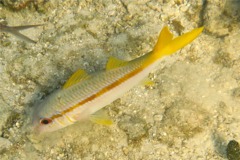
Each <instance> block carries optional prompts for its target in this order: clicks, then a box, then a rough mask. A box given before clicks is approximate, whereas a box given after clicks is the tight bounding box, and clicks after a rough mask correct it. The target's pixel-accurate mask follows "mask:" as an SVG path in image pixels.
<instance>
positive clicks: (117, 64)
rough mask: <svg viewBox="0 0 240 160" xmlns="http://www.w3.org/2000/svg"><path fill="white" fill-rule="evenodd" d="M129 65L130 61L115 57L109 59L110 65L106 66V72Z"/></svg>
mask: <svg viewBox="0 0 240 160" xmlns="http://www.w3.org/2000/svg"><path fill="white" fill-rule="evenodd" d="M127 63H128V61H124V60H121V59H117V58H115V57H109V59H108V63H107V65H106V70H110V69H113V68H118V67H121V66H125V65H126V64H127Z"/></svg>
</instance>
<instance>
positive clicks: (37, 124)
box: [31, 93, 64, 134]
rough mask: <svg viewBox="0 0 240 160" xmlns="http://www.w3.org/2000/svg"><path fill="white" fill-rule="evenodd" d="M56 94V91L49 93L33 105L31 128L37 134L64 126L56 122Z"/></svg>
mask: <svg viewBox="0 0 240 160" xmlns="http://www.w3.org/2000/svg"><path fill="white" fill-rule="evenodd" d="M56 95H57V94H56V93H53V94H51V95H49V96H48V97H46V98H45V99H43V100H42V101H41V102H39V103H38V104H36V106H34V107H33V113H32V120H31V129H32V131H33V132H34V133H35V134H42V133H46V132H53V131H55V130H58V129H60V128H63V127H64V126H62V125H60V124H59V123H58V122H56V120H55V119H56V117H54V116H53V115H55V116H57V115H58V114H57V111H56V109H55V108H56V107H55V106H57V104H56V103H57V101H56V98H55V96H56Z"/></svg>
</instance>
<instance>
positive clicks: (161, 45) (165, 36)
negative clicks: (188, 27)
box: [152, 27, 203, 59]
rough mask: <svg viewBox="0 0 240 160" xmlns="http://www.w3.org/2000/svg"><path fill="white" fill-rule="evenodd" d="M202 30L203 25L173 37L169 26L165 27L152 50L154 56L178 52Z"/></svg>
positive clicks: (156, 57) (157, 57)
mask: <svg viewBox="0 0 240 160" xmlns="http://www.w3.org/2000/svg"><path fill="white" fill-rule="evenodd" d="M202 31H203V27H200V28H196V29H194V30H192V31H190V32H187V33H185V34H183V35H181V36H179V37H177V38H174V39H173V35H172V33H171V32H170V31H169V29H168V27H164V28H163V29H162V31H161V33H160V35H159V38H158V41H157V44H156V45H155V47H154V49H153V51H152V55H153V58H154V59H159V58H161V57H163V56H167V55H170V54H172V53H174V52H176V51H177V50H179V49H181V48H183V47H184V46H186V45H187V44H189V43H191V42H192V41H193V40H194V39H195V38H197V37H198V35H199V34H200V33H201V32H202Z"/></svg>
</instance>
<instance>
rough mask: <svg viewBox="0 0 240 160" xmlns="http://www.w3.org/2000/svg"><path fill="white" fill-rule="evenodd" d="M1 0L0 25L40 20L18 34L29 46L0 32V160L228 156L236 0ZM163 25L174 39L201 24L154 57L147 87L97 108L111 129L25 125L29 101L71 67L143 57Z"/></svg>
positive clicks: (239, 29) (238, 27)
mask: <svg viewBox="0 0 240 160" xmlns="http://www.w3.org/2000/svg"><path fill="white" fill-rule="evenodd" d="M27 1H28V0H25V1H24V0H22V1H17V2H16V3H19V4H21V3H25V2H27ZM10 2H11V1H8V0H5V1H4V0H2V1H0V20H2V21H5V23H7V25H9V26H17V25H26V24H44V26H41V27H38V28H34V29H29V30H26V31H23V32H22V33H23V34H25V35H27V36H28V37H31V38H32V39H35V40H37V41H38V42H37V44H31V43H26V42H24V41H22V40H19V39H17V38H16V37H14V36H13V35H10V34H6V33H0V46H1V47H0V159H1V160H8V159H14V160H18V159H19V160H28V159H34V160H35V159H36V160H38V159H39V160H45V159H46V160H51V159H52V160H55V159H59V160H62V159H63V160H65V159H66V160H74V159H76V160H79V159H82V160H93V159H95V160H108V159H109V160H113V159H114V160H139V159H142V160H181V159H182V160H189V159H194V160H206V159H210V160H223V159H229V160H234V156H227V151H226V150H227V145H228V142H229V141H230V140H236V141H240V128H239V127H238V126H240V118H239V117H240V116H239V115H240V105H239V103H240V82H239V80H240V70H239V68H240V57H239V55H240V52H239V51H240V45H239V44H240V23H239V21H240V12H239V10H240V1H239V0H204V1H202V0H196V1H187V0H122V1H121V0H100V1H94V0H83V1H75V0H64V1H63V0H61V1H60V0H50V1H47V2H45V3H44V2H43V1H41V0H38V1H35V3H34V4H33V3H32V2H29V3H26V4H27V5H26V7H23V8H17V9H16V7H15V8H14V6H11V5H12V4H11V3H10ZM19 4H18V5H19ZM16 10H17V11H16ZM165 25H167V26H169V28H170V30H171V31H173V33H174V34H175V36H177V35H181V34H183V33H185V32H187V31H190V30H192V29H193V28H197V27H200V26H204V27H205V29H204V32H203V33H202V34H201V35H200V36H199V37H198V38H197V39H196V40H194V42H193V43H191V44H190V45H188V46H187V47H185V48H183V49H182V50H180V51H178V52H177V53H176V54H173V55H172V56H170V57H166V58H164V59H163V60H162V63H161V64H160V65H159V67H158V69H157V70H156V71H154V72H153V73H151V74H150V75H149V77H150V78H151V79H153V82H154V85H153V86H151V87H145V86H142V85H139V86H137V87H135V88H133V89H131V90H130V91H129V92H127V93H126V94H125V95H124V96H123V97H120V98H119V99H118V100H116V101H114V102H113V103H112V104H110V105H108V106H106V107H105V109H106V110H107V112H108V113H109V115H110V117H111V118H112V119H113V121H114V124H113V125H112V126H109V127H106V126H101V125H97V124H93V123H91V122H84V123H81V122H79V123H77V124H74V125H71V126H69V127H67V128H65V129H62V130H59V131H57V132H53V133H48V134H46V135H43V136H33V135H32V134H31V132H29V131H27V124H28V123H29V120H30V117H31V111H32V110H33V109H34V107H33V106H34V105H35V104H37V103H38V101H39V100H40V99H41V98H42V97H45V96H47V95H49V94H50V93H51V92H52V91H54V90H55V89H56V88H59V87H61V86H62V85H63V83H64V82H65V81H66V80H67V78H68V77H69V76H70V75H71V74H72V73H74V71H76V70H77V69H78V68H82V69H85V70H86V71H87V72H89V73H92V72H97V71H99V70H103V69H104V68H105V64H106V62H107V59H108V57H110V56H114V57H118V58H120V59H125V60H129V59H134V58H136V57H139V56H141V55H144V54H145V53H147V52H149V51H151V49H152V48H153V46H154V44H155V43H156V40H157V37H158V34H159V32H160V30H161V28H162V27H163V26H165ZM238 152H239V151H238ZM233 154H234V153H233ZM235 155H236V156H235V157H237V156H239V153H236V154H235ZM231 157H233V158H231ZM236 159H237V158H236Z"/></svg>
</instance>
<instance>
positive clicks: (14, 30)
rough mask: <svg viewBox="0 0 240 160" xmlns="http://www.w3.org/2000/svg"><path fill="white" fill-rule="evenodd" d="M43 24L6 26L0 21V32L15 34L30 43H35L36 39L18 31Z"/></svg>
mask: <svg viewBox="0 0 240 160" xmlns="http://www.w3.org/2000/svg"><path fill="white" fill-rule="evenodd" d="M42 25H43V24H37V25H25V26H6V25H3V24H1V23H0V32H6V33H11V34H13V35H15V36H16V37H18V38H20V39H22V40H24V41H26V42H30V43H37V42H36V41H34V40H32V39H30V38H28V37H27V36H25V35H23V34H21V33H20V32H19V31H21V30H25V29H29V28H34V27H39V26H42Z"/></svg>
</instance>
